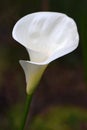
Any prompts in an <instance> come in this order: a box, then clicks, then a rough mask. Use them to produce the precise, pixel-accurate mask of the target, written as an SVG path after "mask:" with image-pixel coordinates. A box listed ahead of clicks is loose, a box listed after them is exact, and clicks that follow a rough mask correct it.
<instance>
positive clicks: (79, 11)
mask: <svg viewBox="0 0 87 130" xmlns="http://www.w3.org/2000/svg"><path fill="white" fill-rule="evenodd" d="M37 11H56V12H62V13H66V14H67V15H68V16H70V17H72V18H74V20H75V21H76V23H77V26H78V31H79V35H80V44H79V47H78V49H76V50H75V51H74V52H73V53H70V54H68V55H66V56H64V57H62V58H60V59H57V60H56V61H54V62H52V63H51V64H50V65H49V67H48V68H47V70H46V71H45V73H44V75H43V77H42V80H41V82H40V84H39V86H38V88H37V90H36V92H35V95H34V97H33V99H32V103H31V109H30V113H29V117H28V121H27V124H26V130H87V36H86V35H87V29H86V27H87V0H15V1H12V0H3V1H2V0H1V2H0V130H18V129H19V126H20V123H21V118H22V114H23V112H24V105H25V99H26V92H25V87H26V83H25V77H24V72H23V70H22V68H21V66H20V65H19V63H18V61H19V60H20V59H28V54H27V52H26V50H25V48H24V47H22V46H21V45H19V44H18V43H17V42H16V41H14V40H13V39H12V34H11V33H12V29H13V26H14V24H15V23H16V21H17V20H18V19H20V18H21V17H22V16H24V15H26V14H29V13H33V12H37Z"/></svg>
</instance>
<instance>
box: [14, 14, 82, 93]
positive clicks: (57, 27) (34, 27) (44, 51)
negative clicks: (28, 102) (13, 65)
mask: <svg viewBox="0 0 87 130" xmlns="http://www.w3.org/2000/svg"><path fill="white" fill-rule="evenodd" d="M12 36H13V38H14V39H15V40H16V41H18V42H19V43H20V44H22V45H23V46H24V47H25V48H26V49H27V51H28V53H29V56H30V62H29V61H20V63H21V65H22V67H23V69H24V72H25V76H26V82H27V93H28V94H30V93H32V92H33V90H34V89H35V85H36V84H37V83H38V81H39V80H40V78H41V75H42V74H43V72H44V70H45V68H46V67H47V65H48V64H49V63H50V62H51V61H53V60H55V59H57V58H59V57H61V56H63V55H65V54H68V53H70V52H71V51H73V50H74V49H76V47H77V46H78V42H79V35H78V31H77V27H76V23H75V22H74V20H73V19H71V18H70V17H68V16H67V15H65V14H62V13H54V12H38V13H33V14H29V15H26V16H25V17H23V18H21V19H20V20H19V21H18V22H17V23H16V25H15V26H14V28H13V32H12Z"/></svg>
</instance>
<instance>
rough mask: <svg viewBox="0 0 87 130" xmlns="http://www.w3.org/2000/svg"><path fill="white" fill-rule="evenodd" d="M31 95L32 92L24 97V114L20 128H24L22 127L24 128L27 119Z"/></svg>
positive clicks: (22, 129)
mask: <svg viewBox="0 0 87 130" xmlns="http://www.w3.org/2000/svg"><path fill="white" fill-rule="evenodd" d="M32 96H33V94H31V95H27V97H26V104H25V111H24V116H23V119H22V123H21V127H20V130H24V128H25V125H26V120H27V116H28V112H29V108H30V104H31V100H32Z"/></svg>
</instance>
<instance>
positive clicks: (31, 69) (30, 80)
mask: <svg viewBox="0 0 87 130" xmlns="http://www.w3.org/2000/svg"><path fill="white" fill-rule="evenodd" d="M20 64H21V66H22V67H23V69H24V72H25V76H26V83H27V87H26V92H27V94H31V93H33V91H34V89H35V88H36V86H37V84H38V82H39V81H40V79H41V76H42V74H43V72H44V70H45V69H46V67H47V64H46V65H36V64H33V63H30V62H29V61H23V60H22V61H20Z"/></svg>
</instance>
